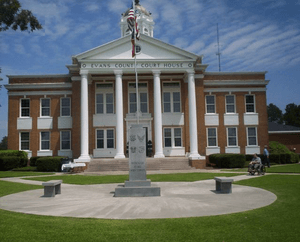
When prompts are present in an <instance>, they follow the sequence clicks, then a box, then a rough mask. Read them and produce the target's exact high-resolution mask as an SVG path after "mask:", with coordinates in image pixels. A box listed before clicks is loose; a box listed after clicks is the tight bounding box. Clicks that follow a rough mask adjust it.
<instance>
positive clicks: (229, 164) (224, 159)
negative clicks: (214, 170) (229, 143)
mask: <svg viewBox="0 0 300 242" xmlns="http://www.w3.org/2000/svg"><path fill="white" fill-rule="evenodd" d="M209 162H210V163H212V164H216V166H217V167H219V168H243V167H244V166H245V162H246V158H245V156H244V155H241V154H213V155H210V156H209Z"/></svg>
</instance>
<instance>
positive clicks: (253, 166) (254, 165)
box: [248, 154, 262, 172]
mask: <svg viewBox="0 0 300 242" xmlns="http://www.w3.org/2000/svg"><path fill="white" fill-rule="evenodd" d="M261 164H262V163H261V159H260V158H259V157H258V156H257V154H254V155H253V159H252V161H251V162H250V163H249V166H248V171H251V170H254V169H255V170H257V171H258V172H259V171H260V168H261Z"/></svg>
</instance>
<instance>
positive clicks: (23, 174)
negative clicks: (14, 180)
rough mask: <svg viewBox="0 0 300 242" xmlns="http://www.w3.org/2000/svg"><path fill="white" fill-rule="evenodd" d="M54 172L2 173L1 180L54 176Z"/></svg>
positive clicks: (0, 174) (0, 173) (0, 172)
mask: <svg viewBox="0 0 300 242" xmlns="http://www.w3.org/2000/svg"><path fill="white" fill-rule="evenodd" d="M53 174H55V173H53V172H31V171H23V172H21V171H0V178H6V177H22V176H45V175H53Z"/></svg>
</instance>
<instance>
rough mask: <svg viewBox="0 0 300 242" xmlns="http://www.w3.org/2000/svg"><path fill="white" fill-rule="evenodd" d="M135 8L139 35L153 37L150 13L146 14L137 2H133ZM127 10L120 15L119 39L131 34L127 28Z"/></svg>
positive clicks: (136, 0) (152, 23)
mask: <svg viewBox="0 0 300 242" xmlns="http://www.w3.org/2000/svg"><path fill="white" fill-rule="evenodd" d="M135 8H136V12H137V22H138V26H139V29H140V33H142V34H145V35H148V36H151V37H153V28H154V21H153V17H152V15H151V13H150V12H148V11H147V10H146V9H145V8H144V7H143V6H142V5H140V1H139V0H135ZM130 9H131V8H129V9H127V11H126V12H125V13H122V17H121V22H120V26H121V37H124V36H127V35H130V34H131V31H130V30H129V28H128V24H127V17H128V14H129V10H130Z"/></svg>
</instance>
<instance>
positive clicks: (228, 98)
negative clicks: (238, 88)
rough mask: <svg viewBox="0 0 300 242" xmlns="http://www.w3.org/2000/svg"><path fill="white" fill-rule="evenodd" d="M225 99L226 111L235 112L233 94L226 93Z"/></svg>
mask: <svg viewBox="0 0 300 242" xmlns="http://www.w3.org/2000/svg"><path fill="white" fill-rule="evenodd" d="M225 100H226V113H235V96H234V95H227V96H226V97H225Z"/></svg>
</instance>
